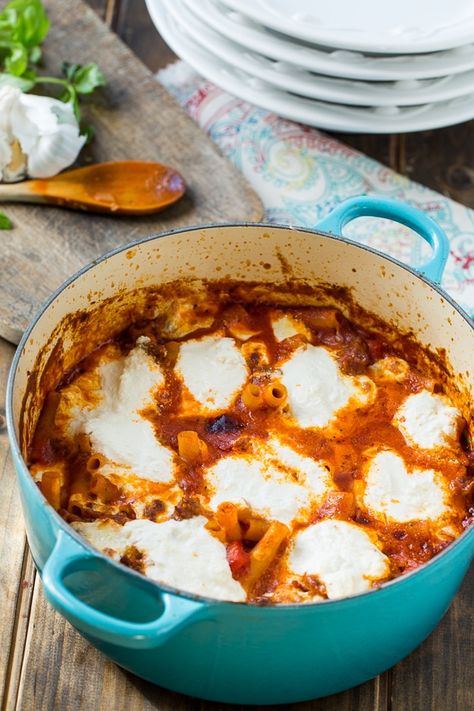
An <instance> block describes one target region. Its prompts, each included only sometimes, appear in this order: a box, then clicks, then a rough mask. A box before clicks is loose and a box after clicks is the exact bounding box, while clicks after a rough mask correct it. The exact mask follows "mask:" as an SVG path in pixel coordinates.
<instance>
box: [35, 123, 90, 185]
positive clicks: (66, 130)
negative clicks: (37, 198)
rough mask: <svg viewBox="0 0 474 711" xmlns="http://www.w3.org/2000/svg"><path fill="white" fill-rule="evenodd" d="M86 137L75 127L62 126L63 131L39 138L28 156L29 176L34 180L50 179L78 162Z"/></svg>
mask: <svg viewBox="0 0 474 711" xmlns="http://www.w3.org/2000/svg"><path fill="white" fill-rule="evenodd" d="M85 140H86V139H85V136H79V132H78V130H77V129H75V128H74V127H73V126H68V125H62V126H61V131H56V132H55V133H49V134H45V135H42V136H39V137H38V139H37V141H36V144H35V146H34V148H32V149H31V150H30V152H29V155H28V174H29V175H31V177H32V178H49V177H50V176H51V175H56V174H57V173H59V172H60V171H61V170H63V169H64V168H66V167H67V166H68V165H71V163H74V161H75V160H76V158H77V156H78V153H79V151H80V150H81V148H82V146H83V145H84V143H85Z"/></svg>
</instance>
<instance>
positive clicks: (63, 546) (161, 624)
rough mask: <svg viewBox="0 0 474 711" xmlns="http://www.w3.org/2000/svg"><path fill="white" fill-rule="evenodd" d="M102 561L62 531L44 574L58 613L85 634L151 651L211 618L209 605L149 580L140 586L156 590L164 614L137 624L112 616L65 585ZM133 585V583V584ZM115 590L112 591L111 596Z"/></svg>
mask: <svg viewBox="0 0 474 711" xmlns="http://www.w3.org/2000/svg"><path fill="white" fill-rule="evenodd" d="M97 561H102V558H99V556H95V555H94V554H92V553H90V552H88V551H87V550H86V549H85V548H83V547H82V546H81V545H80V544H79V543H77V542H76V541H75V540H74V539H73V538H72V537H70V536H68V535H66V534H65V533H64V532H63V531H60V532H59V536H58V539H57V541H56V544H55V547H54V549H53V551H52V553H51V555H50V556H49V558H48V560H47V562H46V564H45V566H44V568H43V573H42V581H43V587H44V592H45V595H46V598H47V600H48V601H49V602H50V603H51V605H52V606H53V607H54V609H55V610H57V611H58V612H60V613H61V615H63V617H65V618H66V619H67V620H68V621H69V622H70V623H71V624H72V625H74V626H75V627H77V629H78V630H79V631H81V632H84V633H85V634H89V635H92V636H94V637H96V638H98V639H100V640H102V641H103V642H109V643H111V644H117V645H119V646H124V647H133V648H134V649H150V648H152V647H157V646H159V645H160V644H163V643H164V642H166V641H167V640H168V639H170V638H171V637H172V636H173V635H174V634H175V633H176V632H177V631H178V630H180V629H181V628H183V627H185V626H187V625H189V624H192V623H193V622H194V621H197V620H198V619H203V618H204V617H205V618H206V619H209V614H208V613H209V605H207V604H206V603H203V602H199V601H197V600H190V599H189V598H183V597H177V596H175V595H170V594H168V593H165V592H163V591H160V590H159V588H158V587H157V586H155V585H152V584H151V583H147V582H146V580H144V581H143V582H142V581H140V583H141V584H142V585H143V584H145V585H147V584H148V585H149V586H150V588H153V594H154V595H156V596H157V597H159V599H160V600H161V604H162V612H161V614H160V615H159V617H158V618H157V619H155V620H153V621H151V622H144V623H137V622H130V621H127V620H122V619H119V618H117V617H114V616H112V615H108V614H106V613H104V612H101V611H100V610H97V609H95V608H94V607H92V606H91V605H88V604H87V603H85V602H83V601H82V600H81V599H79V598H78V597H77V596H76V595H75V594H74V593H73V592H71V590H69V588H68V587H67V585H66V584H65V578H66V576H67V575H68V574H71V573H75V572H85V571H92V570H94V569H97ZM130 584H131V585H133V581H132V582H130ZM113 593H114V591H113V589H111V594H112V595H113Z"/></svg>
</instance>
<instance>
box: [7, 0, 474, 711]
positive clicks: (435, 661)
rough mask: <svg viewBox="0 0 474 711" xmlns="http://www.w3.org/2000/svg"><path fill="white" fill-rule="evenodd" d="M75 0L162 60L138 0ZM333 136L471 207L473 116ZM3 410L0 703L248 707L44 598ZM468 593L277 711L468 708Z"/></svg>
mask: <svg viewBox="0 0 474 711" xmlns="http://www.w3.org/2000/svg"><path fill="white" fill-rule="evenodd" d="M62 1H63V2H64V0H62ZM68 1H69V2H71V0H68ZM87 2H88V3H89V4H90V5H91V6H92V7H93V9H94V10H95V11H96V12H97V13H98V14H99V15H100V16H101V17H102V19H104V20H105V21H106V23H107V24H108V25H109V26H110V27H111V28H112V29H113V30H114V31H115V32H116V33H117V34H118V35H120V37H121V38H122V39H123V40H124V42H125V43H126V44H127V45H129V46H130V48H131V49H132V50H133V51H134V52H135V54H136V55H137V56H138V57H139V58H140V59H142V60H143V62H144V63H145V64H146V65H147V66H148V67H149V68H150V69H151V70H152V71H156V70H157V69H159V68H161V67H163V66H165V65H166V64H167V63H169V62H170V61H172V60H173V59H174V55H173V54H172V52H171V51H170V50H169V49H168V48H167V47H166V45H165V44H164V43H163V42H162V41H161V39H160V38H159V36H158V34H157V33H156V31H155V29H154V27H153V25H152V23H151V21H150V19H149V16H148V14H147V11H146V7H145V3H144V0H87ZM196 2H199V0H196ZM337 137H338V138H339V139H341V140H343V141H345V142H346V143H349V144H350V145H352V146H354V147H356V148H358V149H359V150H361V151H363V152H364V153H366V154H367V155H369V156H372V157H374V158H376V159H378V160H379V161H381V162H382V163H384V164H386V165H388V166H390V167H391V168H394V169H395V170H398V171H399V172H401V173H403V174H405V175H409V176H410V177H411V178H414V179H416V180H418V181H420V182H421V183H424V184H425V185H429V186H430V187H433V188H435V189H437V190H438V191H440V192H442V193H444V194H445V195H449V196H450V197H453V198H454V199H456V200H458V201H460V202H462V203H464V204H466V205H470V206H471V207H474V168H472V169H471V168H470V167H469V166H470V163H471V161H472V157H473V151H474V141H473V140H472V139H473V137H474V122H469V123H466V124H463V125H460V126H455V127H452V128H448V129H443V130H438V131H430V132H425V133H418V134H413V135H411V136H370V135H345V136H341V135H340V134H339V135H338V136H337ZM177 140H179V137H177ZM1 346H2V347H1V348H0V405H1V403H3V400H4V392H5V382H6V376H7V370H8V367H9V364H10V361H11V357H12V354H13V347H12V346H11V345H10V344H8V343H6V342H5V341H1ZM3 415H4V411H2V408H1V406H0V486H1V490H2V496H1V497H0V708H1V710H2V711H14V710H15V711H56V710H58V711H70V710H72V709H74V711H152V710H153V709H158V710H159V711H171V710H173V711H174V710H177V711H187V710H188V709H193V710H194V709H197V710H198V711H227V709H228V710H229V711H231V709H235V711H245V708H248V707H230V706H226V705H223V704H218V703H206V702H201V701H199V700H196V699H190V698H187V697H184V696H181V695H179V694H174V693H172V692H168V691H166V690H164V689H160V688H159V687H156V686H154V685H152V684H149V683H147V682H145V681H142V680H141V679H138V678H136V677H134V676H133V675H131V674H128V673H126V672H124V671H123V670H120V669H119V668H118V667H116V666H115V665H114V664H113V663H112V662H110V661H109V660H108V659H107V658H106V657H104V656H103V655H101V654H100V653H99V652H97V651H96V650H95V649H93V648H92V647H91V646H90V645H89V644H88V643H87V642H85V640H84V639H83V638H82V637H80V636H79V635H78V634H77V633H76V632H75V630H73V628H71V627H70V626H69V625H68V624H67V623H66V622H65V621H64V620H63V619H62V618H61V617H60V616H59V615H57V614H56V613H54V612H53V611H52V609H51V608H50V607H49V606H48V605H47V603H46V602H45V600H44V598H43V596H42V592H41V586H40V585H39V584H38V576H37V575H36V574H35V570H34V565H33V563H32V560H31V557H30V556H29V555H28V552H27V549H25V548H24V545H23V541H24V529H23V522H22V520H21V516H20V515H19V510H20V503H19V497H18V491H17V488H16V486H15V484H14V478H15V477H14V471H13V466H12V463H11V458H10V456H9V451H8V441H7V436H6V431H5V422H4V417H3ZM19 571H21V572H20V573H19ZM473 599H474V569H471V572H470V574H469V575H468V576H467V578H466V580H465V582H464V584H463V586H462V588H461V591H460V592H459V593H458V595H457V596H456V599H455V601H454V603H453V605H452V606H451V608H450V610H449V612H448V613H447V615H446V616H445V617H444V619H443V621H442V622H441V624H440V626H439V627H438V628H437V629H436V631H435V632H434V633H433V634H432V635H431V636H430V637H429V638H428V640H426V641H425V642H424V643H423V644H422V645H421V647H420V648H419V649H418V650H416V651H415V652H414V653H413V654H412V655H410V656H409V657H408V658H407V659H405V660H403V661H402V662H401V663H400V664H398V665H397V666H396V667H394V668H393V669H390V670H389V671H387V672H385V673H384V674H382V675H380V676H379V677H377V678H376V679H374V680H372V681H370V682H367V683H366V684H363V685H362V686H359V687H357V688H356V689H352V690H349V691H346V692H344V693H341V694H338V695H336V696H332V697H328V698H326V699H319V700H316V701H312V702H307V703H303V704H293V705H290V706H286V707H281V708H282V709H283V708H284V709H287V710H288V711H474V616H473V614H472V611H473V604H472V603H473ZM2 693H3V696H2ZM254 708H255V707H254ZM263 708H264V707H261V709H263Z"/></svg>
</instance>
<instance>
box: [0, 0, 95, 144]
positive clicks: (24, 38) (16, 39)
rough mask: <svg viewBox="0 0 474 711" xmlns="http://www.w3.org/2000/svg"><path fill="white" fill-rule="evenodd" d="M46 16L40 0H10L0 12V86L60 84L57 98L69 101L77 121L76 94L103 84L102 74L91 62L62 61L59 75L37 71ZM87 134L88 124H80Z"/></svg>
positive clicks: (46, 31) (48, 24)
mask: <svg viewBox="0 0 474 711" xmlns="http://www.w3.org/2000/svg"><path fill="white" fill-rule="evenodd" d="M49 26H50V22H49V18H48V16H47V14H46V11H45V9H44V6H43V3H42V2H41V0H11V2H9V3H8V5H7V6H6V7H5V9H4V10H3V12H2V13H0V87H1V86H3V85H5V84H10V85H12V86H17V87H18V88H19V89H21V90H22V91H31V90H32V89H34V88H35V87H38V86H39V85H41V84H51V85H56V86H58V87H60V93H59V96H58V98H59V99H60V100H61V101H64V102H65V103H70V104H71V105H72V108H73V110H74V115H75V116H76V119H77V121H78V122H79V121H80V119H81V115H80V108H79V97H80V96H82V95H85V94H92V92H93V91H94V90H95V89H96V88H97V87H99V86H104V84H105V78H104V75H103V74H102V72H101V70H100V69H99V67H98V66H97V64H95V63H94V62H91V63H89V64H83V65H81V64H70V63H69V62H64V63H63V66H62V72H63V76H62V77H50V76H42V75H40V74H38V63H39V62H40V60H41V56H42V52H41V45H42V43H43V42H44V40H45V39H46V35H47V34H48V31H49ZM81 133H83V134H86V135H87V136H90V128H89V127H87V126H82V127H81Z"/></svg>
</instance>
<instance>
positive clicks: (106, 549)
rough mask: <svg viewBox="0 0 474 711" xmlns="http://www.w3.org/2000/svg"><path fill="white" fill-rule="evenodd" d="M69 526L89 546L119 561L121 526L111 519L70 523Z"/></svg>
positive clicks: (121, 545)
mask: <svg viewBox="0 0 474 711" xmlns="http://www.w3.org/2000/svg"><path fill="white" fill-rule="evenodd" d="M71 526H72V527H73V528H74V530H75V531H77V533H79V534H80V535H81V536H82V537H83V538H85V539H86V541H87V542H88V543H90V544H91V546H94V548H97V550H99V551H102V553H106V554H107V555H108V556H110V557H111V558H114V560H120V558H121V556H122V553H123V549H124V543H123V536H122V530H123V528H122V526H120V525H119V524H118V523H115V521H112V520H111V519H102V520H97V521H72V523H71Z"/></svg>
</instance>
